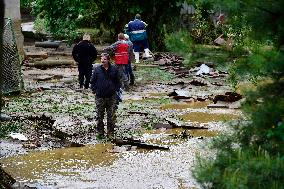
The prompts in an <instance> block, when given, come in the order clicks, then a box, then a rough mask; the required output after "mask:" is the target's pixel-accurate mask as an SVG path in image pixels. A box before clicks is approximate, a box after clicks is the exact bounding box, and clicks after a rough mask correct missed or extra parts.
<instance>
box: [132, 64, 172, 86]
mask: <svg viewBox="0 0 284 189" xmlns="http://www.w3.org/2000/svg"><path fill="white" fill-rule="evenodd" d="M135 76H136V81H137V82H138V83H140V84H142V83H144V82H146V83H147V82H154V81H158V82H168V81H171V80H172V79H173V78H174V75H173V74H171V73H168V72H166V71H163V70H160V69H159V68H139V69H137V71H135Z"/></svg>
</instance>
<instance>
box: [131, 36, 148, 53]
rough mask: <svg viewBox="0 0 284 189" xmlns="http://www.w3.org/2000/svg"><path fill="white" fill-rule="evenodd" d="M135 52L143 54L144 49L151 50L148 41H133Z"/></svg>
mask: <svg viewBox="0 0 284 189" xmlns="http://www.w3.org/2000/svg"><path fill="white" fill-rule="evenodd" d="M132 43H133V49H134V52H142V51H143V50H144V49H149V43H148V40H147V39H143V40H141V41H132Z"/></svg>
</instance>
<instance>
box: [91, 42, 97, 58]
mask: <svg viewBox="0 0 284 189" xmlns="http://www.w3.org/2000/svg"><path fill="white" fill-rule="evenodd" d="M97 56H98V51H97V49H96V47H95V46H94V45H92V60H91V62H94V61H95V60H96V58H97Z"/></svg>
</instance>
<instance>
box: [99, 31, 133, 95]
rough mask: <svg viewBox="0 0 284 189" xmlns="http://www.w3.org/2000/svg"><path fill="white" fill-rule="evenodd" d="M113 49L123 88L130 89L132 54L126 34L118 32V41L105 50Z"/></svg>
mask: <svg viewBox="0 0 284 189" xmlns="http://www.w3.org/2000/svg"><path fill="white" fill-rule="evenodd" d="M109 49H111V50H113V51H114V63H115V64H116V66H117V68H118V71H119V75H120V79H121V83H122V84H123V86H122V87H123V89H125V90H128V86H129V84H128V76H127V67H126V66H127V64H128V59H129V54H130V52H129V51H130V48H129V44H128V42H127V41H125V40H124V34H123V33H119V34H118V41H117V42H115V43H113V44H112V45H110V46H109V47H107V48H105V49H104V50H109Z"/></svg>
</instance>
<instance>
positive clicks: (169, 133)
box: [142, 128, 218, 145]
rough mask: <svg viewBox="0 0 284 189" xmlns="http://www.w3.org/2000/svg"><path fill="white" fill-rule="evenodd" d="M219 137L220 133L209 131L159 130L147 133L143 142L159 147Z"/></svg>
mask: <svg viewBox="0 0 284 189" xmlns="http://www.w3.org/2000/svg"><path fill="white" fill-rule="evenodd" d="M217 135H218V131H211V130H207V129H192V130H189V129H182V128H175V129H158V130H152V131H150V132H149V131H147V133H145V134H144V135H143V137H142V138H143V140H144V141H147V142H148V143H152V144H158V145H178V144H181V143H183V142H185V141H186V140H188V139H190V138H191V137H214V136H217Z"/></svg>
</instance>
